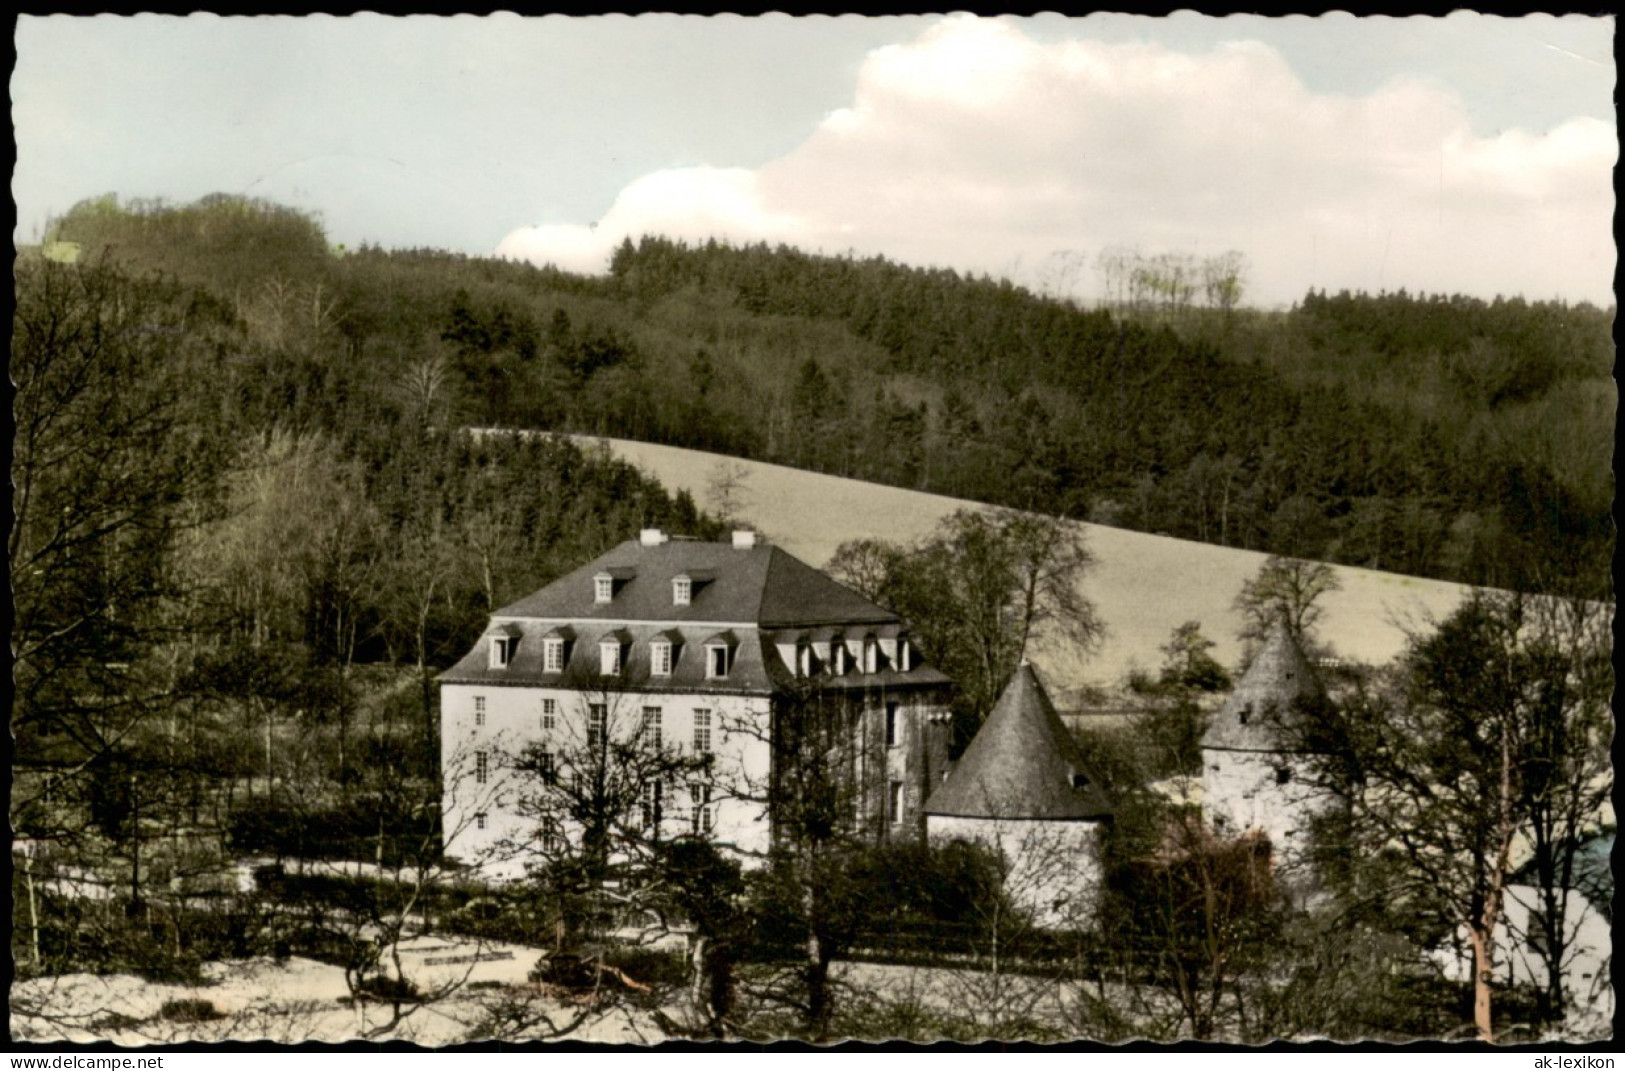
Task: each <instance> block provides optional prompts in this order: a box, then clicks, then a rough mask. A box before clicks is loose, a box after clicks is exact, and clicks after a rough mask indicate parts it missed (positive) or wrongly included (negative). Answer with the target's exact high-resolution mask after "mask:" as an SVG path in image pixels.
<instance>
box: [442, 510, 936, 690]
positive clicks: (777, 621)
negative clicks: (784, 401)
mask: <svg viewBox="0 0 1625 1071" xmlns="http://www.w3.org/2000/svg"><path fill="white" fill-rule="evenodd" d="M604 574H609V575H610V576H612V577H615V578H616V585H615V590H614V593H613V597H612V598H611V599H610V601H609V602H603V603H601V602H598V601H597V591H596V590H595V588H596V585H595V583H594V578H595V577H598V576H602V575H604ZM685 575H686V576H688V577H690V578H691V579H694V578H699V577H702V576H703V577H705V578H706V579H705V583H703V584H698V583H696V584H695V585H694V588H693V591H692V593H691V596H690V599H689V602H688V603H687V604H686V605H678V604H677V602H676V600H675V599H674V598H673V591H672V581H673V580H674V579H675V578H677V577H680V576H685ZM610 634H613V635H614V636H615V638H616V639H617V640H618V641H619V642H621V643H623V644H625V645H627V647H628V652H627V656H626V660H625V663H624V665H623V666H622V669H621V673H620V674H619V682H618V683H619V686H620V687H622V688H626V689H630V690H638V691H672V690H684V691H699V692H727V693H738V692H746V693H771V692H777V691H780V690H782V689H783V688H784V687H785V686H786V685H787V683H788V682H791V681H794V680H795V679H796V672H795V667H793V666H789V665H787V664H786V663H785V661H784V659H783V658H782V657H781V655H780V652H779V650H778V647H777V646H776V644H780V643H788V644H792V645H793V644H794V642H795V638H796V637H806V638H808V640H809V641H810V642H820V643H828V642H830V641H831V640H832V638H834V637H843V638H844V642H846V643H847V644H849V645H857V644H859V643H860V642H861V641H862V640H863V639H864V638H865V637H867V636H874V637H876V638H883V639H887V640H891V639H894V638H896V637H898V636H899V635H902V634H905V632H904V628H903V624H902V621H901V620H900V619H899V618H898V616H897V615H896V614H894V613H892V612H890V611H888V610H885V609H883V608H881V607H879V606H876V605H875V604H874V603H872V602H870V601H869V600H868V599H865V598H864V597H863V596H861V595H859V594H858V593H857V592H855V591H852V590H851V589H850V588H847V587H844V586H842V585H841V584H839V583H837V582H836V581H834V580H832V579H831V578H830V577H828V576H826V575H824V574H823V573H821V572H819V571H818V570H817V569H814V568H813V567H811V566H810V565H807V564H806V563H804V562H801V561H799V560H797V559H796V558H795V557H793V556H791V555H790V554H787V553H786V552H784V551H782V550H780V549H778V548H777V547H771V546H767V545H762V544H754V545H744V546H741V545H738V544H730V543H704V542H698V541H692V540H663V541H645V540H634V541H630V542H626V543H622V544H620V545H619V546H617V547H615V548H614V549H613V550H611V551H609V552H608V553H606V554H604V555H602V556H600V557H599V558H597V559H595V560H594V561H591V562H588V563H587V564H585V565H583V566H581V567H580V568H579V569H576V570H574V571H572V572H570V573H568V574H566V575H565V576H563V577H561V578H560V579H558V580H556V581H554V582H553V583H552V584H549V585H548V586H547V587H545V588H542V589H541V590H540V591H537V592H534V593H532V594H530V595H527V596H526V597H525V598H523V599H520V600H518V601H517V602H514V603H511V604H510V605H508V606H505V607H503V608H502V609H500V610H498V611H497V612H496V613H495V614H493V615H492V616H491V624H490V626H489V627H488V628H487V630H486V632H485V634H484V635H483V636H482V637H481V638H480V640H479V642H478V643H476V644H475V646H474V648H473V650H471V651H470V652H469V653H468V654H467V655H466V656H464V657H463V659H462V660H461V661H459V662H458V663H457V664H456V665H454V666H453V667H451V668H450V669H449V670H447V671H446V673H445V674H443V675H442V676H441V678H440V679H441V680H442V681H445V682H448V683H461V684H496V685H519V686H535V685H544V686H547V685H555V686H562V687H576V686H581V687H587V686H593V685H602V684H604V683H607V682H604V681H603V680H602V679H601V678H597V677H596V675H597V673H598V671H599V668H600V662H599V658H598V651H597V644H598V642H599V641H600V640H601V639H602V638H605V637H606V636H608V635H610ZM498 635H505V636H509V637H512V638H517V639H518V641H519V642H518V643H517V644H515V645H514V649H513V650H512V651H511V652H510V653H509V657H508V658H507V659H506V664H504V665H501V666H500V667H497V668H493V667H492V666H491V664H490V657H489V651H490V643H491V640H492V638H493V637H495V636H498ZM545 639H563V640H565V641H566V643H565V650H564V665H563V668H562V670H559V671H555V672H547V663H546V661H545V658H544V646H545V645H544V643H543V642H542V641H543V640H545ZM656 640H663V641H666V642H669V643H671V644H673V647H674V650H673V654H674V655H675V658H674V659H673V664H672V666H671V672H670V673H669V674H667V673H663V674H661V675H659V676H655V675H653V673H652V669H653V666H652V665H651V659H650V651H649V649H650V647H651V645H652V644H653V643H654V642H655V641H656ZM570 641H578V642H570ZM717 644H721V645H723V646H726V647H728V648H729V650H730V654H729V666H728V672H727V674H726V676H724V677H715V676H712V675H711V673H710V672H709V670H710V667H709V666H708V665H707V663H706V661H705V659H706V657H707V656H706V651H705V648H706V647H707V646H714V645H717ZM589 648H590V649H589ZM851 653H852V655H853V657H852V658H851V659H849V660H848V661H847V663H846V665H845V667H843V668H844V670H845V671H844V672H841V673H838V674H837V673H833V672H832V673H828V674H820V675H818V676H817V678H816V680H817V683H818V685H819V686H821V687H827V688H832V689H836V690H842V691H848V690H853V689H863V688H910V687H923V686H931V687H942V686H945V685H948V684H951V683H952V682H951V681H950V680H949V678H948V677H947V676H945V675H944V674H943V673H942V672H940V671H939V670H937V669H935V668H933V667H931V666H927V665H924V664H923V662H922V661H921V660H920V659H919V658H918V656H916V657H915V658H913V659H911V660H910V663H909V665H910V668H909V669H906V670H904V669H900V668H898V666H897V664H896V663H895V660H892V659H889V658H882V659H881V660H880V661H879V663H878V664H876V666H875V668H874V672H870V673H866V672H863V666H862V664H861V663H860V660H859V659H858V658H857V657H856V655H857V653H858V652H857V651H856V648H855V646H854V647H853V648H852V650H851Z"/></svg>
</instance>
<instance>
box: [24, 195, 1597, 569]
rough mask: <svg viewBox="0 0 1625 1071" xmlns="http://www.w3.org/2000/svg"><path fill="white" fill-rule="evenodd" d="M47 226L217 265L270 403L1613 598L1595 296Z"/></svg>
mask: <svg viewBox="0 0 1625 1071" xmlns="http://www.w3.org/2000/svg"><path fill="white" fill-rule="evenodd" d="M51 237H52V238H53V239H57V240H62V241H71V242H76V243H79V244H80V247H81V255H82V256H84V257H87V258H94V257H97V256H99V255H101V253H102V252H103V251H104V250H106V251H110V252H111V254H112V255H113V256H115V257H117V258H119V259H121V260H124V261H127V262H128V263H130V264H131V265H132V266H135V267H138V268H140V269H143V270H145V269H156V270H160V271H163V272H165V273H168V274H170V275H172V276H174V277H175V278H177V279H179V280H180V281H182V282H183V283H186V284H188V285H192V286H196V287H197V288H199V293H200V296H199V297H198V298H197V299H196V300H198V301H200V302H204V303H206V304H208V305H209V307H210V309H211V315H213V316H214V317H215V318H216V320H217V321H218V328H219V330H220V331H222V332H224V333H225V336H226V337H225V338H223V339H222V341H221V342H220V344H219V345H220V347H221V348H222V352H223V353H226V354H228V355H229V357H228V359H227V361H226V364H227V366H229V368H230V374H231V376H232V378H233V381H234V382H235V383H236V384H237V386H236V387H235V388H234V390H235V395H234V397H235V399H236V404H237V405H238V406H239V407H240V408H241V411H242V412H243V413H244V414H245V415H247V416H249V417H250V418H251V419H253V420H254V421H256V422H257V423H258V424H259V425H261V426H265V425H268V424H270V423H276V424H278V425H279V426H282V427H305V426H321V427H324V428H340V427H343V426H359V425H364V424H366V422H367V419H366V418H365V417H364V416H362V414H365V413H368V412H372V411H376V410H380V409H382V410H389V411H391V412H405V411H407V410H411V412H412V417H413V419H414V420H417V421H418V422H420V423H425V424H428V425H430V426H435V427H443V426H450V425H454V424H465V423H466V424H479V425H506V426H518V427H530V428H547V429H557V430H570V431H580V432H588V433H593V434H603V435H612V436H617V437H624V438H633V439H643V440H647V441H653V442H663V443H670V444H673V445H681V446H689V447H695V448H701V449H708V450H716V451H719V452H724V453H732V454H735V455H738V456H742V457H749V458H756V459H760V460H768V461H775V462H780V463H784V464H790V465H795V466H798V467H803V468H809V469H814V470H818V471H823V472H829V473H834V474H838V475H845V476H853V477H857V478H861V479H866V480H872V481H877V482H883V483H890V484H894V485H898V486H904V487H911V488H918V489H925V490H931V491H936V492H939V493H943V494H948V495H954V496H958V497H965V498H973V499H979V500H983V501H988V502H994V503H999V504H1006V505H1013V506H1019V507H1035V508H1041V509H1045V510H1049V511H1058V512H1062V513H1064V514H1066V515H1068V516H1072V517H1086V518H1088V519H1091V520H1095V521H1098V522H1102V523H1108V524H1115V525H1121V526H1124V527H1128V528H1133V529H1138V530H1142V531H1149V532H1161V533H1166V534H1169V535H1174V536H1180V537H1183V538H1190V539H1197V540H1201V541H1205V542H1211V543H1216V544H1221V545H1225V546H1233V547H1242V548H1246V549H1252V550H1263V551H1269V552H1273V553H1278V554H1284V555H1291V556H1297V557H1305V558H1319V559H1325V560H1328V561H1335V562H1342V563H1346V564H1351V565H1359V566H1366V567H1371V568H1378V569H1383V570H1390V571H1396V572H1405V573H1413V574H1417V575H1422V576H1430V577H1435V578H1439V579H1446V580H1455V581H1462V582H1467V583H1475V584H1490V585H1497V586H1507V587H1517V588H1525V589H1532V590H1546V591H1567V592H1579V593H1584V594H1588V595H1595V594H1597V593H1599V592H1600V591H1603V590H1606V585H1607V578H1608V565H1609V559H1610V554H1611V547H1612V525H1611V519H1610V513H1609V509H1610V503H1611V500H1612V486H1613V485H1612V477H1611V471H1610V461H1611V444H1612V441H1613V434H1612V433H1613V426H1614V408H1615V392H1614V386H1613V383H1612V380H1611V378H1610V377H1611V369H1612V346H1611V340H1610V324H1611V312H1610V311H1604V310H1598V309H1596V308H1594V307H1591V306H1587V305H1579V306H1568V305H1564V304H1557V303H1542V302H1535V303H1530V302H1525V301H1523V300H1522V299H1511V300H1500V299H1497V300H1496V301H1494V302H1485V301H1481V300H1477V299H1472V298H1464V297H1460V296H1449V297H1447V296H1442V295H1431V296H1430V295H1414V296H1413V295H1408V294H1405V293H1404V292H1400V293H1397V294H1384V295H1378V296H1371V295H1364V294H1359V295H1350V294H1346V293H1344V294H1338V295H1327V294H1322V293H1314V292H1311V293H1309V294H1307V295H1306V296H1305V298H1304V300H1303V301H1302V302H1301V303H1300V304H1299V305H1298V306H1297V307H1296V308H1294V309H1293V310H1291V311H1289V312H1283V313H1260V312H1254V311H1249V310H1246V309H1221V308H1210V309H1199V308H1191V307H1180V308H1176V309H1153V308H1145V307H1141V306H1135V307H1127V308H1120V309H1113V310H1094V311H1084V310H1081V309H1078V308H1075V307H1073V306H1070V305H1067V304H1063V303H1059V302H1055V301H1051V300H1044V299H1040V298H1038V297H1035V296H1033V295H1031V294H1029V293H1027V292H1026V291H1023V290H1021V289H1018V288H1016V287H1013V286H1011V285H1010V284H1008V283H1004V282H995V281H991V280H987V279H975V278H967V277H961V276H959V275H957V274H955V273H953V272H950V271H928V270H920V269H912V268H905V267H902V266H899V265H894V264H891V263H889V262H887V261H885V260H883V259H879V258H875V259H866V260H859V259H854V258H843V257H821V256H811V255H808V254H804V253H800V252H797V251H794V250H789V249H784V248H780V249H769V248H768V247H766V246H753V247H749V248H734V247H729V246H726V245H719V244H715V243H710V244H706V245H704V246H701V247H687V246H684V245H682V244H679V243H674V242H671V241H667V240H664V239H654V238H650V239H644V240H643V241H641V242H640V243H638V244H637V245H635V246H634V245H632V244H631V243H627V244H626V245H624V246H623V247H622V248H621V250H620V251H619V253H618V254H617V256H616V257H615V258H614V261H613V265H612V271H611V274H610V275H609V276H608V277H606V278H599V279H588V278H582V277H577V276H570V275H566V274H563V273H560V272H556V271H550V270H538V269H535V268H531V267H528V266H521V265H517V264H508V263H499V262H492V261H483V260H471V259H467V258H463V257H460V256H453V255H449V254H441V253H434V252H383V251H380V250H376V249H362V250H358V251H354V252H349V253H344V254H342V255H335V254H334V253H333V252H331V251H329V250H328V249H327V248H326V245H325V242H324V241H323V238H322V234H321V232H320V229H319V227H318V226H317V225H316V224H315V223H313V222H312V221H310V220H308V219H305V218H303V217H300V216H298V215H297V214H295V213H293V212H291V211H288V210H284V209H278V208H276V207H274V206H269V205H263V204H254V203H245V202H242V201H238V200H234V199H230V198H223V197H217V198H213V199H206V200H205V201H204V202H200V203H199V204H197V205H194V206H190V207H187V208H181V209H172V208H165V207H163V206H156V205H140V204H135V205H129V206H123V207H121V206H119V205H118V204H117V203H116V202H114V201H112V200H110V199H104V200H103V201H101V202H96V203H87V204H84V205H81V206H79V207H77V208H76V209H74V210H73V211H72V212H70V213H69V214H68V215H67V216H66V217H65V218H63V219H62V220H60V221H58V222H57V224H56V225H55V226H54V228H53V233H52V235H51ZM249 341H251V342H252V343H253V344H252V345H248V344H246V343H247V342H249Z"/></svg>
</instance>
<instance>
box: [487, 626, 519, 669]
mask: <svg viewBox="0 0 1625 1071" xmlns="http://www.w3.org/2000/svg"><path fill="white" fill-rule="evenodd" d="M518 649H519V637H518V636H510V635H506V634H504V635H500V636H492V637H491V668H492V669H507V668H508V663H509V662H512V661H513V656H514V652H515V651H517V650H518Z"/></svg>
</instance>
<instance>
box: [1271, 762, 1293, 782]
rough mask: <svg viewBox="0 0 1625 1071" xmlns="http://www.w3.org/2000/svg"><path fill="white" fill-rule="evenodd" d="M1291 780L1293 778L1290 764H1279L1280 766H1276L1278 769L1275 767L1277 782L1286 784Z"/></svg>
mask: <svg viewBox="0 0 1625 1071" xmlns="http://www.w3.org/2000/svg"><path fill="white" fill-rule="evenodd" d="M1291 780H1292V767H1290V766H1278V767H1276V769H1275V783H1276V784H1278V785H1285V784H1288V783H1290V782H1291Z"/></svg>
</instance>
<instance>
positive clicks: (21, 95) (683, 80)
mask: <svg viewBox="0 0 1625 1071" xmlns="http://www.w3.org/2000/svg"><path fill="white" fill-rule="evenodd" d="M1613 30H1614V23H1613V19H1612V18H1604V17H1590V18H1588V17H1580V16H1564V17H1561V18H1559V17H1553V16H1546V15H1536V16H1528V17H1523V18H1499V17H1493V16H1481V15H1475V14H1472V13H1467V12H1457V13H1455V14H1452V15H1450V16H1448V17H1445V18H1404V19H1391V18H1356V17H1353V16H1349V15H1330V16H1324V17H1321V18H1306V17H1301V16H1294V17H1288V18H1280V19H1270V18H1261V17H1257V16H1230V17H1228V18H1209V17H1204V16H1198V15H1194V14H1191V13H1188V12H1187V13H1181V14H1178V15H1175V16H1172V17H1168V18H1146V17H1138V16H1127V15H1091V16H1088V17H1083V18H1066V17H1062V16H1059V15H1045V16H1037V17H1033V18H997V19H985V18H977V17H973V16H970V15H949V16H919V17H914V16H910V17H898V18H864V17H841V18H827V17H804V18H790V17H786V16H765V17H761V18H740V17H734V16H723V17H715V18H695V17H681V16H672V15H661V16H648V15H645V16H638V17H627V16H604V17H596V18H568V17H560V16H550V17H545V18H520V17H518V16H514V15H497V16H491V17H487V18H475V17H470V16H456V17H452V18H443V17H419V18H389V17H384V16H378V15H357V16H352V17H348V18H335V17H329V16H311V17H304V18H267V17H259V18H229V17H227V18H222V17H219V16H213V15H193V16H187V17H175V16H155V15H138V16H134V17H118V16H96V17H84V18H76V17H69V16H42V17H35V16H23V17H21V18H19V20H18V22H17V28H16V46H17V63H16V66H15V68H14V70H13V74H12V80H11V93H12V123H13V130H14V134H15V137H16V143H17V162H16V167H15V170H14V172H13V176H12V193H13V197H14V199H15V201H16V206H17V214H18V216H17V220H18V221H17V231H16V234H15V240H16V241H18V242H30V241H36V240H38V238H39V236H40V235H41V234H42V233H43V232H44V230H45V226H46V223H47V221H48V220H49V219H50V218H51V217H52V216H53V215H56V214H60V213H62V212H64V211H66V210H67V209H68V208H70V207H72V205H73V204H75V203H77V202H78V201H80V200H82V199H84V198H87V197H94V196H99V195H101V194H105V193H109V192H112V193H117V194H118V195H119V196H120V197H121V198H124V199H130V198H136V197H141V198H153V197H157V198H164V199H166V200H169V201H173V202H186V201H191V200H195V199H196V198H198V197H201V196H203V195H205V194H209V193H214V192H225V193H237V194H244V195H249V196H254V197H263V198H268V199H271V200H274V201H277V202H280V203H283V204H288V205H292V206H294V207H297V208H300V209H303V210H306V211H309V212H311V213H313V214H316V215H317V216H318V217H319V218H320V220H321V221H322V223H323V225H324V227H325V228H326V231H327V234H328V237H329V239H330V240H331V241H332V242H334V243H335V244H343V245H345V246H348V247H354V246H356V245H359V244H361V243H363V242H370V243H373V244H375V245H381V246H384V247H389V248H402V247H425V246H427V247H435V248H443V249H450V250H456V251H460V252H464V253H468V254H471V255H491V254H495V255H499V256H504V257H511V258H515V259H524V260H529V261H533V262H535V263H551V264H555V265H557V266H559V267H561V268H565V269H567V270H571V271H581V272H601V271H603V270H605V269H606V267H607V263H608V256H609V253H610V251H611V250H612V249H613V248H614V247H615V246H616V245H618V244H619V243H620V242H621V241H622V239H624V238H626V237H628V236H631V237H633V238H634V239H635V238H636V237H637V236H639V235H642V234H665V235H669V236H672V237H676V238H682V239H686V240H704V239H705V238H708V237H716V238H722V239H726V240H730V241H734V242H754V241H768V242H771V243H775V244H777V243H780V242H783V243H787V244H789V245H793V246H797V247H800V248H803V249H807V250H810V251H821V252H825V253H830V254H844V253H853V254H857V255H863V256H868V255H873V254H880V255H884V256H886V257H888V258H890V259H892V260H895V261H900V262H903V263H907V264H914V265H920V266H935V267H949V268H954V269H956V270H959V271H964V272H975V273H987V274H991V275H995V276H1007V277H1010V278H1012V279H1014V280H1015V281H1017V282H1019V283H1022V284H1023V285H1027V286H1031V287H1034V288H1035V289H1039V290H1042V291H1044V292H1048V293H1054V294H1059V295H1062V296H1067V297H1074V298H1077V299H1079V300H1084V301H1088V300H1093V299H1097V298H1099V297H1100V296H1101V293H1102V287H1103V278H1102V276H1101V273H1100V272H1099V271H1098V265H1099V262H1100V257H1101V255H1102V253H1103V252H1105V251H1107V250H1113V249H1124V248H1126V249H1133V250H1137V251H1139V252H1141V253H1144V254H1146V255H1156V254H1163V253H1171V254H1176V255H1187V256H1192V257H1196V258H1204V257H1210V256H1216V255H1219V254H1222V253H1225V252H1227V251H1230V250H1236V251H1239V252H1241V253H1242V254H1244V255H1245V257H1246V263H1247V265H1248V270H1247V277H1246V278H1247V290H1246V295H1245V298H1244V300H1245V302H1246V303H1248V304H1254V305H1259V306H1263V307H1274V306H1279V305H1284V304H1288V303H1290V302H1292V301H1294V300H1297V299H1299V298H1301V297H1302V296H1303V294H1304V293H1305V292H1307V291H1308V290H1309V289H1311V288H1323V289H1327V290H1332V291H1336V290H1340V289H1345V288H1347V289H1364V290H1368V291H1377V290H1383V289H1387V290H1397V289H1399V288H1401V287H1403V288H1406V289H1408V290H1410V291H1411V292H1413V293H1414V292H1420V291H1425V292H1429V293H1437V292H1452V293H1455V292H1460V293H1467V294H1473V295H1477V296H1481V297H1486V298H1488V297H1493V296H1495V295H1497V294H1505V295H1512V294H1522V295H1524V296H1526V297H1529V298H1531V299H1535V298H1552V297H1557V298H1563V299H1565V300H1570V301H1591V302H1593V303H1597V304H1602V305H1606V304H1610V303H1612V301H1613V275H1614V257H1615V253H1614V245H1613V238H1612V216H1613V208H1614V192H1613V177H1612V169H1613V166H1614V163H1615V161H1616V159H1617V157H1618V149H1619V146H1618V135H1617V129H1616V122H1615V115H1614V108H1613V89H1614V79H1615V69H1614V58H1613V45H1612V37H1613ZM87 72H93V74H87Z"/></svg>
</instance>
